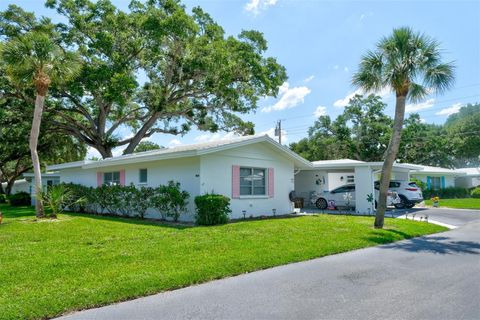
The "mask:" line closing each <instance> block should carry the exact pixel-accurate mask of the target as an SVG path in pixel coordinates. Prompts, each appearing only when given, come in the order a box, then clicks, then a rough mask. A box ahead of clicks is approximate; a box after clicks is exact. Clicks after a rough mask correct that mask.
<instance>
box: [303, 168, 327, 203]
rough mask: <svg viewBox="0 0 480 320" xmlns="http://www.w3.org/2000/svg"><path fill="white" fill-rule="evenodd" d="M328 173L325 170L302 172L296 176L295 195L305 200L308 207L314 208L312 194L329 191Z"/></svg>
mask: <svg viewBox="0 0 480 320" xmlns="http://www.w3.org/2000/svg"><path fill="white" fill-rule="evenodd" d="M328 190H329V188H328V173H327V172H326V171H323V170H301V171H300V172H298V173H297V174H296V175H295V195H296V196H297V197H301V198H303V199H304V200H305V203H304V205H305V206H306V207H308V206H312V204H311V203H310V200H311V199H310V198H311V195H312V193H314V192H316V193H318V194H320V193H323V191H328Z"/></svg>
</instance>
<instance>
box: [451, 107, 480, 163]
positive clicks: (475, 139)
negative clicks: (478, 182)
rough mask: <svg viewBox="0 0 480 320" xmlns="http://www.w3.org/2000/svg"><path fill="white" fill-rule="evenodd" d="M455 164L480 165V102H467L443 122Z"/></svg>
mask: <svg viewBox="0 0 480 320" xmlns="http://www.w3.org/2000/svg"><path fill="white" fill-rule="evenodd" d="M445 129H446V130H447V133H448V139H449V140H450V143H451V144H452V145H454V146H455V148H454V149H453V150H452V154H453V156H454V158H455V166H456V167H457V168H458V167H467V166H468V167H471V166H480V104H479V103H475V104H467V105H465V106H463V107H462V108H460V111H459V112H458V113H455V114H452V115H450V116H449V117H448V119H447V121H446V122H445Z"/></svg>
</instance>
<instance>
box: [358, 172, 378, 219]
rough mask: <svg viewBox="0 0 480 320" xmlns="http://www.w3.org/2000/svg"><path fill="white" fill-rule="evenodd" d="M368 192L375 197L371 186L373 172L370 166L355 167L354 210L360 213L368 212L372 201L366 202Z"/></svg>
mask: <svg viewBox="0 0 480 320" xmlns="http://www.w3.org/2000/svg"><path fill="white" fill-rule="evenodd" d="M369 194H373V196H374V197H375V192H374V187H373V172H372V168H371V167H370V166H356V167H355V211H357V212H359V213H361V214H365V215H366V214H368V209H369V208H372V203H370V202H368V200H367V198H368V195H369Z"/></svg>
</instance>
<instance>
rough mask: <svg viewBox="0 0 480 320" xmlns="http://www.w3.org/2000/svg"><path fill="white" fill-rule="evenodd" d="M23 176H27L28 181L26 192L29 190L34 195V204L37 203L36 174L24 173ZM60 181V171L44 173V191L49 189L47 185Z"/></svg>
mask: <svg viewBox="0 0 480 320" xmlns="http://www.w3.org/2000/svg"><path fill="white" fill-rule="evenodd" d="M23 177H24V178H25V180H26V181H28V183H29V184H28V188H27V190H25V192H28V193H29V194H30V196H31V197H32V206H34V205H35V194H36V188H35V175H34V174H33V173H31V172H28V173H24V174H23ZM59 183H60V173H58V172H46V173H42V186H43V191H46V190H47V187H49V186H53V185H56V184H59Z"/></svg>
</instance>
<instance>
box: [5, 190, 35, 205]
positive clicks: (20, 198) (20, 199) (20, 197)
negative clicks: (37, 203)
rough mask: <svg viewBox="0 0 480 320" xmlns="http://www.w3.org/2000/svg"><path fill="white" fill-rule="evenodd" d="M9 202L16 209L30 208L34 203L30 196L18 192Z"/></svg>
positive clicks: (12, 195)
mask: <svg viewBox="0 0 480 320" xmlns="http://www.w3.org/2000/svg"><path fill="white" fill-rule="evenodd" d="M8 202H10V205H12V206H14V207H19V206H29V205H31V203H32V200H31V198H30V195H29V194H28V193H27V192H23V191H22V192H18V193H15V194H11V195H9V196H8Z"/></svg>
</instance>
